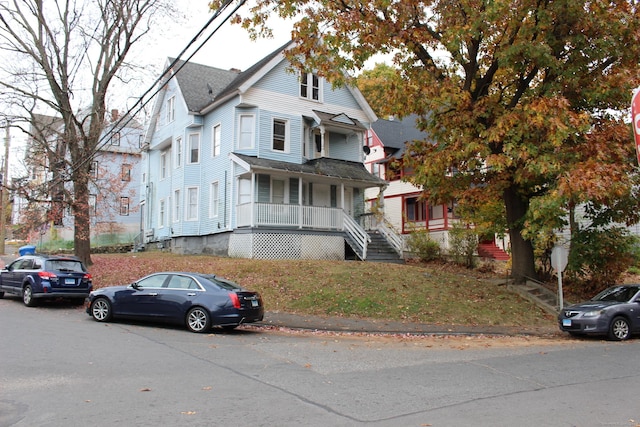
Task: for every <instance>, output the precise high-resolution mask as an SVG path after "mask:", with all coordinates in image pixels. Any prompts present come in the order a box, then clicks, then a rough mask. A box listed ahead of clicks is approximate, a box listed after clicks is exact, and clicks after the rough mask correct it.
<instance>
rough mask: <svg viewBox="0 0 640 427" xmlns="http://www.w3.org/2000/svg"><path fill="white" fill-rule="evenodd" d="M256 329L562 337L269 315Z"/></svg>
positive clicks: (520, 330) (548, 331) (508, 329)
mask: <svg viewBox="0 0 640 427" xmlns="http://www.w3.org/2000/svg"><path fill="white" fill-rule="evenodd" d="M255 325H262V326H267V327H280V328H290V329H299V330H307V331H332V332H352V333H353V332H355V333H358V332H359V333H380V334H409V335H533V336H549V335H555V334H559V331H558V329H557V328H554V327H539V328H532V327H516V326H465V325H445V324H425V323H409V322H400V321H388V320H369V319H357V318H345V317H329V316H326V317H325V316H310V315H304V316H303V315H296V314H291V313H281V312H267V313H265V318H264V320H263V321H262V322H260V323H256V324H255Z"/></svg>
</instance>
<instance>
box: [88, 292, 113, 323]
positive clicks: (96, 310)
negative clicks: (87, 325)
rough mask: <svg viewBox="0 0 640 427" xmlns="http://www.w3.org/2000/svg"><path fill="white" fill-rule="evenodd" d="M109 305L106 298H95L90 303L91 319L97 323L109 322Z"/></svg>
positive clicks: (110, 313)
mask: <svg viewBox="0 0 640 427" xmlns="http://www.w3.org/2000/svg"><path fill="white" fill-rule="evenodd" d="M111 315H112V312H111V303H110V302H109V300H108V299H106V298H97V299H96V300H94V301H93V302H92V303H91V317H93V318H94V319H95V320H96V321H98V322H108V321H109V320H111Z"/></svg>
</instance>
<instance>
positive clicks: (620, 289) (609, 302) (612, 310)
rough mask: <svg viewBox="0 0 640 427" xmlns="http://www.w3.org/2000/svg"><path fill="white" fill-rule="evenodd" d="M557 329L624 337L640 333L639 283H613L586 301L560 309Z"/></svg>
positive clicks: (576, 333)
mask: <svg viewBox="0 0 640 427" xmlns="http://www.w3.org/2000/svg"><path fill="white" fill-rule="evenodd" d="M558 323H559V326H560V330H562V331H565V332H569V333H570V334H571V335H606V336H607V337H608V338H609V339H611V340H626V339H628V338H629V337H631V335H632V334H634V333H638V332H640V285H617V286H612V287H610V288H608V289H605V290H604V291H602V292H600V293H599V294H598V295H596V296H595V297H593V298H592V299H590V300H589V301H585V302H582V303H580V304H574V305H571V306H568V307H565V308H563V309H562V310H561V311H560V314H559V315H558Z"/></svg>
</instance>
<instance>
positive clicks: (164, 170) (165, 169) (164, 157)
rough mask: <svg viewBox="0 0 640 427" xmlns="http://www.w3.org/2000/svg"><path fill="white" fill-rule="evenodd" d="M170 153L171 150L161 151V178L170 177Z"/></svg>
mask: <svg viewBox="0 0 640 427" xmlns="http://www.w3.org/2000/svg"><path fill="white" fill-rule="evenodd" d="M168 153H169V150H163V151H162V152H160V180H163V179H167V178H168V177H169V165H168V163H169V162H168Z"/></svg>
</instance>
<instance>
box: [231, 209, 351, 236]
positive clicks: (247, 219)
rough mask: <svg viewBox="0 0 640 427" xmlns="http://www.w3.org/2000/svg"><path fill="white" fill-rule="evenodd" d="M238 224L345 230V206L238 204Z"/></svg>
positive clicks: (241, 225)
mask: <svg viewBox="0 0 640 427" xmlns="http://www.w3.org/2000/svg"><path fill="white" fill-rule="evenodd" d="M237 213H238V217H237V225H238V227H283V228H297V229H309V230H338V231H342V230H344V217H345V215H346V214H345V212H344V211H343V210H342V209H341V208H328V207H320V206H304V205H292V204H283V203H260V202H254V203H242V204H239V205H238V206H237Z"/></svg>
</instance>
